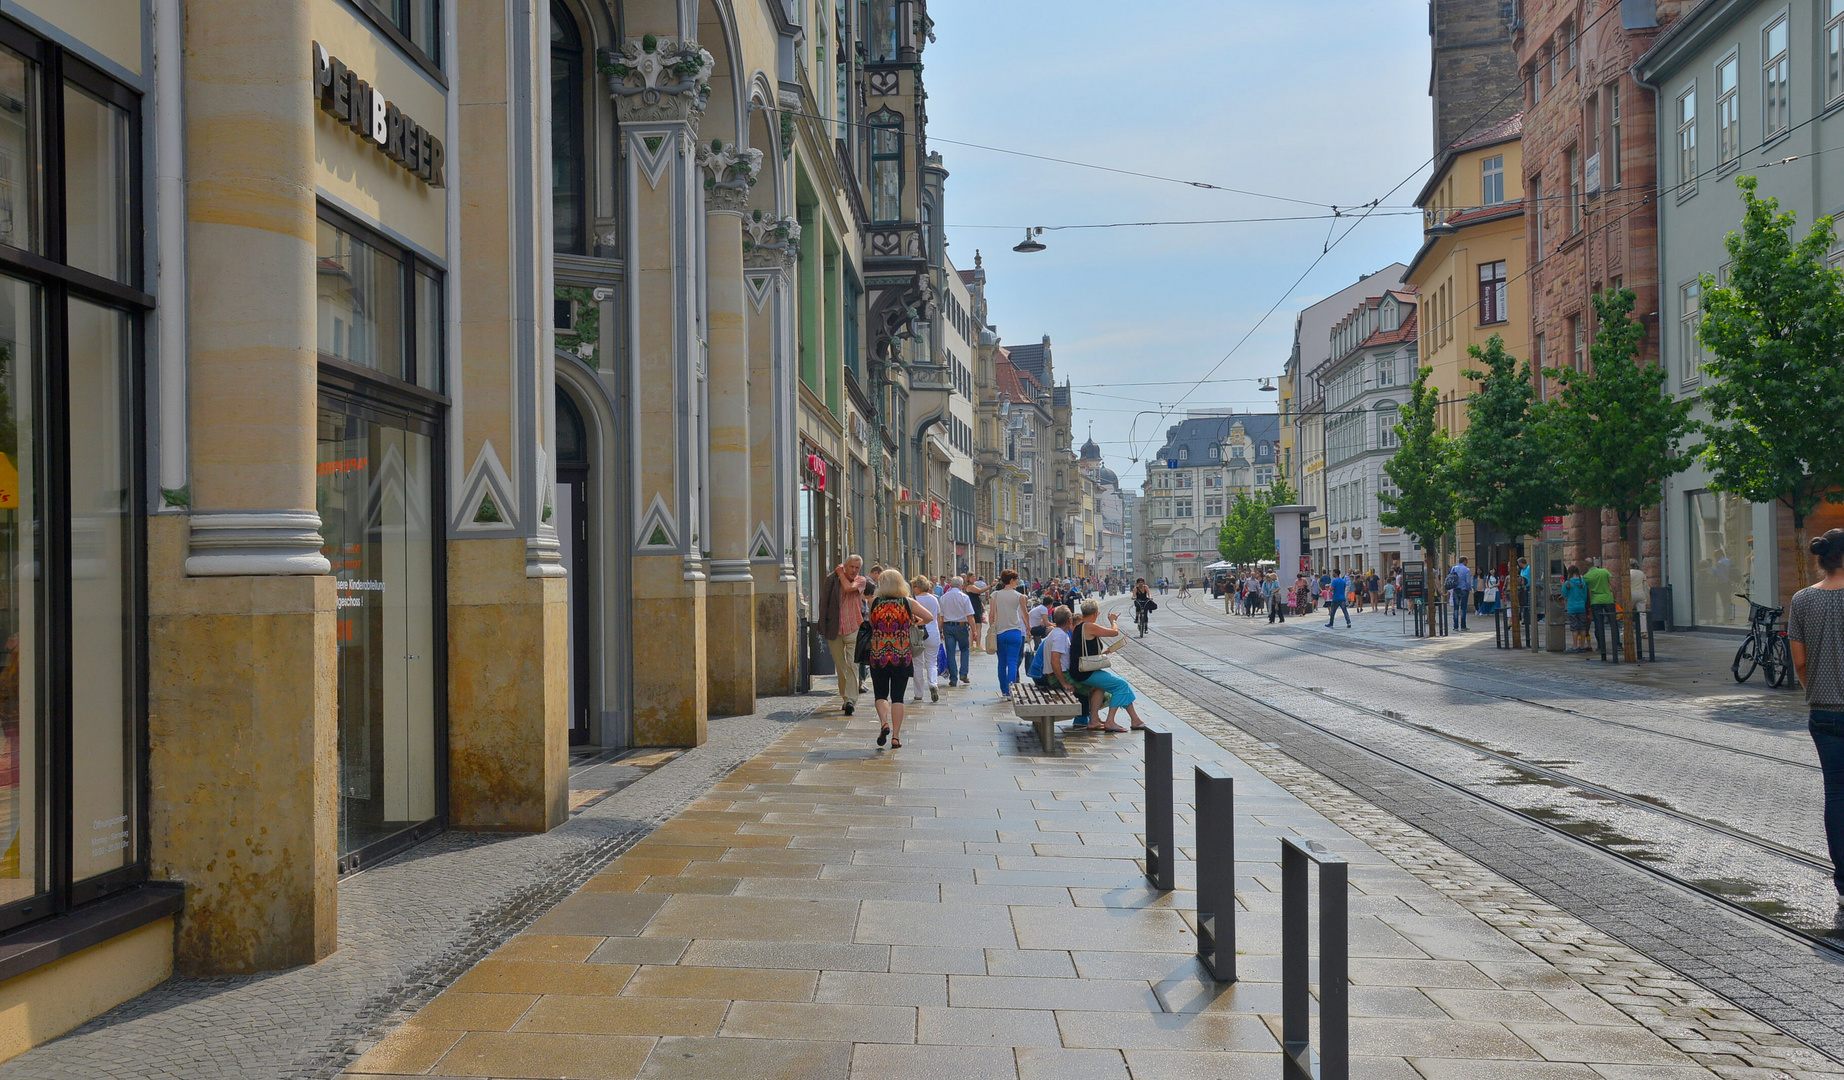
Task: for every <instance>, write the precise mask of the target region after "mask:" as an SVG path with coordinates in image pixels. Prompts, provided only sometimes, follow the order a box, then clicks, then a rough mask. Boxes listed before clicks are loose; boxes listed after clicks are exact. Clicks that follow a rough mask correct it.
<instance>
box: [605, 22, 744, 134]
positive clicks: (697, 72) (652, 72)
mask: <svg viewBox="0 0 1844 1080" xmlns="http://www.w3.org/2000/svg"><path fill="white" fill-rule="evenodd" d="M599 59H600V63H599V65H598V66H599V68H600V70H601V71H602V73H603V74H604V75H607V76H608V89H609V93H610V94H611V95H612V96H613V97H614V99H615V104H616V106H617V111H618V112H619V113H620V118H621V120H622V121H623V122H627V123H634V122H647V121H667V120H683V121H686V122H688V123H690V124H692V125H693V126H694V127H695V126H696V125H697V123H698V119H699V117H700V116H702V115H703V113H704V106H705V103H706V102H707V101H709V100H710V98H711V82H710V79H711V72H712V71H713V70H715V69H716V67H717V61H716V60H714V59H713V58H712V57H711V54H710V53H708V52H706V51H705V50H703V49H701V48H699V47H698V43H697V42H695V41H692V40H690V39H687V40H684V41H680V40H679V39H678V38H671V37H658V36H656V35H654V34H646V35H644V36H642V37H638V38H629V39H628V40H627V42H626V43H625V44H623V45H622V46H621V48H619V49H611V50H607V51H604V52H603V53H602V54H601V56H600V58H599Z"/></svg>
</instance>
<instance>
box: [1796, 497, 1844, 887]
mask: <svg viewBox="0 0 1844 1080" xmlns="http://www.w3.org/2000/svg"><path fill="white" fill-rule="evenodd" d="M1811 548H1812V554H1813V555H1816V556H1818V565H1819V567H1820V568H1821V569H1823V570H1824V571H1825V576H1824V578H1823V579H1822V580H1820V581H1819V582H1817V583H1816V584H1813V585H1809V586H1807V587H1806V588H1803V589H1801V590H1799V591H1798V592H1796V593H1794V594H1793V603H1792V605H1791V606H1790V607H1789V609H1788V611H1789V614H1788V616H1787V620H1786V637H1787V641H1788V642H1789V643H1790V644H1791V645H1792V647H1793V671H1794V673H1795V674H1797V675H1798V676H1799V685H1801V686H1803V687H1805V688H1806V707H1807V708H1808V709H1810V710H1811V713H1810V718H1809V719H1808V720H1807V726H1808V728H1809V729H1810V730H1811V732H1812V743H1813V745H1814V746H1816V747H1817V748H1818V763H1819V765H1820V766H1821V767H1822V768H1823V769H1824V771H1825V842H1826V843H1827V844H1828V845H1829V846H1830V848H1831V865H1832V867H1833V868H1834V869H1833V870H1832V872H1831V881H1832V884H1833V885H1834V886H1836V888H1837V891H1838V907H1839V908H1844V529H1832V530H1831V531H1830V532H1827V533H1826V534H1825V535H1823V536H1819V537H1814V538H1813V540H1812V545H1811Z"/></svg>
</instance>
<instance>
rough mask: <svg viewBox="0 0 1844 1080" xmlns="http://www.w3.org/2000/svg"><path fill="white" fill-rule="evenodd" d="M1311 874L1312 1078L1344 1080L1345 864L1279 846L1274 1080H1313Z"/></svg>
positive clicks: (1289, 844) (1308, 848)
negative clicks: (1315, 992) (1312, 907)
mask: <svg viewBox="0 0 1844 1080" xmlns="http://www.w3.org/2000/svg"><path fill="white" fill-rule="evenodd" d="M1315 863H1316V864H1318V866H1319V1073H1318V1077H1317V1080H1351V989H1350V980H1349V974H1350V952H1351V929H1350V924H1349V922H1348V920H1347V910H1346V909H1347V903H1346V897H1345V887H1346V880H1347V874H1346V869H1347V867H1346V865H1345V860H1344V859H1343V858H1341V857H1339V856H1337V855H1334V854H1332V853H1331V852H1329V851H1327V850H1325V848H1324V847H1322V846H1320V845H1319V843H1318V842H1317V841H1313V840H1304V841H1301V840H1294V839H1291V838H1286V837H1283V838H1282V839H1281V1049H1282V1059H1281V1077H1282V1078H1283V1080H1314V1074H1313V1060H1312V1059H1313V1046H1312V1028H1311V1022H1310V1021H1311V1016H1310V1009H1311V998H1310V995H1309V993H1308V990H1307V983H1308V981H1309V980H1308V978H1307V976H1308V971H1309V969H1308V960H1309V957H1308V955H1307V954H1308V950H1309V949H1310V945H1309V944H1308V934H1307V911H1306V892H1307V888H1308V884H1307V870H1308V867H1309V866H1311V865H1312V864H1315Z"/></svg>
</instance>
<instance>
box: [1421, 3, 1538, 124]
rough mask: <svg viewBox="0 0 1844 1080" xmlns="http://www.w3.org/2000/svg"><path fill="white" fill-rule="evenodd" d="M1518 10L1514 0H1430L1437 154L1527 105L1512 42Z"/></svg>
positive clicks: (1430, 81)
mask: <svg viewBox="0 0 1844 1080" xmlns="http://www.w3.org/2000/svg"><path fill="white" fill-rule="evenodd" d="M1516 10H1517V5H1516V4H1515V3H1514V2H1513V0H1428V38H1429V43H1430V44H1431V45H1432V46H1433V49H1432V51H1433V54H1434V64H1433V70H1432V71H1431V72H1430V73H1429V77H1428V95H1429V96H1430V97H1432V98H1433V99H1434V152H1435V154H1436V155H1439V154H1441V153H1444V152H1445V151H1446V150H1447V148H1448V147H1449V146H1452V145H1453V144H1454V143H1455V142H1456V141H1458V140H1460V139H1463V138H1465V137H1467V136H1468V135H1476V134H1478V133H1479V132H1481V131H1484V130H1485V129H1487V128H1489V127H1491V126H1492V125H1493V124H1496V123H1498V122H1499V121H1501V120H1505V119H1508V118H1510V117H1512V116H1515V115H1516V114H1517V113H1519V112H1521V111H1523V108H1524V95H1523V93H1522V90H1521V88H1520V86H1519V81H1520V80H1519V79H1518V72H1517V53H1516V52H1515V51H1514V50H1513V49H1512V47H1511V31H1512V27H1513V21H1514V20H1515V18H1516ZM1501 99H1502V100H1501Z"/></svg>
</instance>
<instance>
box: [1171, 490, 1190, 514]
mask: <svg viewBox="0 0 1844 1080" xmlns="http://www.w3.org/2000/svg"><path fill="white" fill-rule="evenodd" d="M1172 501H1173V504H1174V506H1175V508H1176V513H1175V515H1174V516H1176V517H1181V518H1188V517H1190V516H1191V496H1189V495H1180V496H1178V498H1176V499H1174V500H1172Z"/></svg>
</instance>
